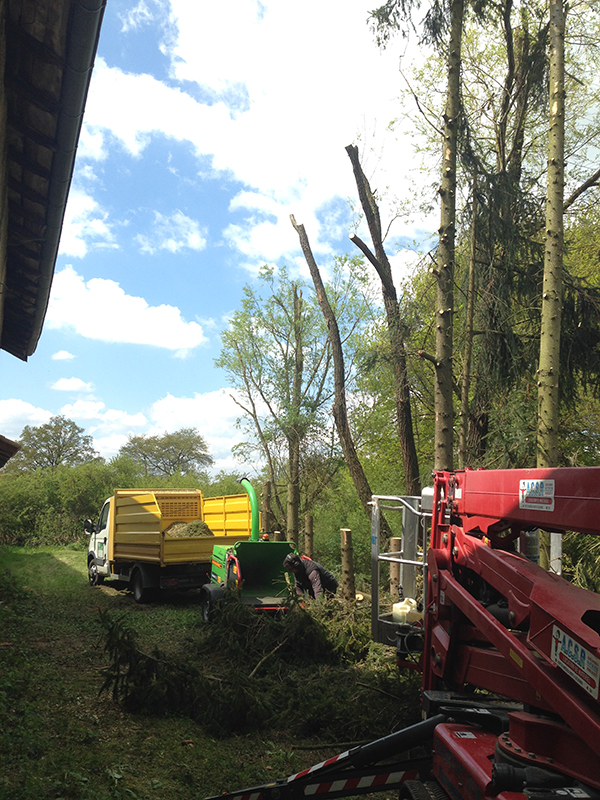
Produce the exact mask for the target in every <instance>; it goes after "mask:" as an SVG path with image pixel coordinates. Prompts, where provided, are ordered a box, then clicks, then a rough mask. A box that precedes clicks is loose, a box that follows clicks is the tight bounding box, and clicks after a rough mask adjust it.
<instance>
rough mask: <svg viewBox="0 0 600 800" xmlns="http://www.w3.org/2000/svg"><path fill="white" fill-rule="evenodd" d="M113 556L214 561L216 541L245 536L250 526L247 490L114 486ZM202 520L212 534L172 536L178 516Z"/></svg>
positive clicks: (175, 561) (161, 561)
mask: <svg viewBox="0 0 600 800" xmlns="http://www.w3.org/2000/svg"><path fill="white" fill-rule="evenodd" d="M112 502H113V503H114V508H113V514H112V519H113V525H114V530H113V531H111V534H112V535H111V536H110V539H109V552H108V558H109V560H110V561H145V562H150V563H155V564H160V566H167V565H169V564H182V563H190V562H210V560H211V556H212V549H213V547H214V545H215V544H225V545H227V544H233V543H234V542H236V541H240V540H244V539H247V538H248V537H249V536H250V533H251V529H252V520H251V511H250V500H249V497H248V495H247V494H240V495H228V496H225V497H208V498H204V497H203V495H202V492H201V491H200V490H197V489H154V490H152V489H116V490H115V493H114V497H113V500H112ZM195 520H202V521H203V522H205V523H206V524H207V525H208V527H209V529H210V530H211V531H212V533H213V534H214V535H213V536H210V535H208V536H182V535H177V536H170V535H169V533H165V531H166V529H167V528H169V526H170V525H172V524H173V523H176V522H184V523H189V522H193V521H195Z"/></svg>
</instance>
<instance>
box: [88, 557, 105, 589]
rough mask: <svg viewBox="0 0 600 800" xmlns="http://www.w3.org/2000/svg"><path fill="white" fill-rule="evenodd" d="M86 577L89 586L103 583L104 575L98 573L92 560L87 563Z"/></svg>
mask: <svg viewBox="0 0 600 800" xmlns="http://www.w3.org/2000/svg"><path fill="white" fill-rule="evenodd" d="M88 579H89V581H90V586H100V584H101V583H104V575H99V574H98V567H97V566H96V564H95V563H94V562H93V561H90V563H89V564H88Z"/></svg>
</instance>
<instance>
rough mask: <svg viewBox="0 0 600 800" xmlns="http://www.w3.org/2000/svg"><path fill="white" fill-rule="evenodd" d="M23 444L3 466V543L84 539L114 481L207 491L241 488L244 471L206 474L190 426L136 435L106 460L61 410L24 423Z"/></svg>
mask: <svg viewBox="0 0 600 800" xmlns="http://www.w3.org/2000/svg"><path fill="white" fill-rule="evenodd" d="M19 443H20V445H21V449H20V450H19V451H18V452H17V454H16V455H15V456H13V458H12V459H11V460H10V461H9V462H8V463H7V465H6V466H5V467H4V469H3V470H1V471H0V544H18V545H39V544H68V543H80V542H83V541H84V537H83V522H84V520H85V519H86V518H87V517H92V518H94V517H95V516H96V515H97V514H98V512H99V510H100V507H101V505H102V503H103V502H104V500H105V499H106V498H107V497H108V496H110V495H111V494H112V492H113V490H114V489H115V488H136V487H140V488H143V487H148V488H155V487H156V488H161V487H163V486H170V487H177V486H179V487H193V488H201V489H202V490H203V491H204V492H205V494H207V495H221V494H240V493H241V492H242V491H243V490H242V489H241V487H240V485H239V482H238V481H239V479H240V478H241V477H243V476H241V475H239V476H238V475H234V474H224V473H220V474H219V475H217V476H216V477H214V478H211V477H210V476H209V475H208V473H207V472H206V467H209V466H210V465H212V463H213V459H212V457H211V456H210V453H209V452H208V448H207V445H206V442H205V440H204V438H203V437H202V436H201V435H200V433H199V432H198V431H197V430H195V429H193V428H182V429H181V430H179V431H175V432H173V433H164V434H162V435H155V436H131V437H130V438H129V440H128V441H127V442H126V444H124V445H123V446H122V447H121V449H120V450H119V452H118V454H117V456H116V457H115V458H112V459H110V460H108V461H106V460H105V459H103V458H102V457H101V456H100V455H99V454H98V453H97V452H96V451H95V449H94V446H93V439H92V437H91V436H88V435H87V434H86V433H85V431H84V429H83V428H81V427H79V426H78V425H77V424H76V423H75V422H74V421H73V420H70V419H67V418H66V417H64V416H55V417H52V418H51V419H50V420H49V421H48V422H47V423H45V424H43V425H39V426H35V427H34V426H30V425H26V426H25V427H24V429H23V432H22V434H21V438H20V440H19ZM149 484H151V486H149Z"/></svg>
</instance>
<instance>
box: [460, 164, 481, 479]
mask: <svg viewBox="0 0 600 800" xmlns="http://www.w3.org/2000/svg"><path fill="white" fill-rule="evenodd" d="M471 213H472V215H473V219H472V222H471V254H470V258H469V286H468V289H467V320H466V326H465V327H466V330H465V352H464V363H463V374H462V385H461V391H460V415H459V416H460V427H459V434H458V466H459V468H460V469H462V468H463V467H465V466H466V461H467V454H468V449H467V444H468V436H469V390H470V388H471V357H472V353H473V316H474V314H475V257H476V254H477V224H476V220H477V179H476V178H473V203H472V209H471Z"/></svg>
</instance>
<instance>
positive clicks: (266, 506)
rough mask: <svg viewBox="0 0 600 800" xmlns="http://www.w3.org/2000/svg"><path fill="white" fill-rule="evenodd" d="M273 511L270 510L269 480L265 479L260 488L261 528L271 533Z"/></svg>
mask: <svg viewBox="0 0 600 800" xmlns="http://www.w3.org/2000/svg"><path fill="white" fill-rule="evenodd" d="M273 522H274V520H273V511H272V510H271V481H265V482H264V484H263V489H262V524H263V530H264V531H266V532H267V533H271V531H272V530H273V527H274V525H273Z"/></svg>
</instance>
